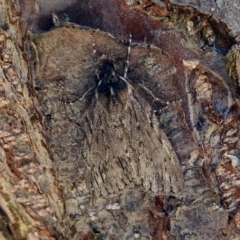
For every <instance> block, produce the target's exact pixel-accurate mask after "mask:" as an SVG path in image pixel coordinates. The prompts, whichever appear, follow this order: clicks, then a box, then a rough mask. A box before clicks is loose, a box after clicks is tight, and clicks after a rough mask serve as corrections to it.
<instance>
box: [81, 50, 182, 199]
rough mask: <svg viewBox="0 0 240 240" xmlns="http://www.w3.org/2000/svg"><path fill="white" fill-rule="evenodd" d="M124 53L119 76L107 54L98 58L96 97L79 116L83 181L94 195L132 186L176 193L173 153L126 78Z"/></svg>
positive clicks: (179, 180)
mask: <svg viewBox="0 0 240 240" xmlns="http://www.w3.org/2000/svg"><path fill="white" fill-rule="evenodd" d="M129 50H130V46H129ZM128 58H129V56H128V57H127V60H126V66H125V70H124V75H123V76H120V75H118V74H117V73H116V71H115V67H114V62H113V61H112V60H111V59H109V58H108V57H107V56H106V55H102V56H101V57H99V58H98V60H97V71H96V75H97V85H96V88H95V96H94V97H93V99H92V101H91V104H90V106H89V110H88V112H87V114H86V117H85V119H84V121H83V125H84V131H85V136H86V140H85V143H84V154H85V159H86V163H87V169H86V179H87V183H88V186H89V187H90V188H91V190H92V192H93V194H94V195H96V196H100V195H103V196H106V195H108V194H113V193H116V192H119V191H121V190H124V189H126V188H129V187H134V186H136V185H139V186H141V185H142V186H143V187H144V188H145V189H146V190H150V191H152V192H153V193H155V194H157V193H160V192H165V193H170V192H172V193H177V192H179V191H180V190H181V189H182V186H183V178H182V172H181V169H180V164H179V160H178V157H177V155H176V153H175V151H174V149H173V148H172V146H171V144H170V142H169V140H168V138H167V136H166V135H165V133H164V131H162V130H161V129H159V122H158V120H157V118H156V116H155V115H154V114H153V111H152V109H151V107H150V105H149V104H148V103H147V102H146V101H145V100H144V99H141V97H140V96H138V94H137V92H135V90H134V88H133V87H132V86H131V85H130V83H129V82H128V80H127V68H128V62H129V59H128Z"/></svg>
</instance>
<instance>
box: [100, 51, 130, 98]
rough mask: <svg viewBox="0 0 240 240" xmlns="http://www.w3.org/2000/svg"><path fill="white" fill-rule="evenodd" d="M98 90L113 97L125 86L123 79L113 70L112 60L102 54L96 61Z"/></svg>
mask: <svg viewBox="0 0 240 240" xmlns="http://www.w3.org/2000/svg"><path fill="white" fill-rule="evenodd" d="M97 78H98V92H99V93H103V94H106V95H108V96H110V97H113V96H115V95H117V94H118V92H119V91H121V90H124V89H125V88H126V87H127V84H126V82H125V81H123V80H122V79H121V77H120V76H119V75H118V74H117V73H116V72H115V67H114V62H113V60H111V59H109V58H108V57H107V55H105V54H103V55H102V56H101V57H99V58H98V62H97Z"/></svg>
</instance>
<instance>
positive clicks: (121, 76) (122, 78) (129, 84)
mask: <svg viewBox="0 0 240 240" xmlns="http://www.w3.org/2000/svg"><path fill="white" fill-rule="evenodd" d="M118 77H119V78H121V79H122V80H123V81H124V82H125V83H126V84H127V85H128V86H130V87H131V89H134V88H133V86H132V85H131V84H130V83H129V82H128V81H127V80H126V79H125V78H124V77H122V76H120V75H118Z"/></svg>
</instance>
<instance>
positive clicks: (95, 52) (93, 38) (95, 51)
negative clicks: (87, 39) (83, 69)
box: [91, 34, 97, 61]
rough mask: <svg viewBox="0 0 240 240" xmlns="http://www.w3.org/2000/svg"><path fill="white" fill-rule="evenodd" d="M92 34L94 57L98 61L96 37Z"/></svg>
mask: <svg viewBox="0 0 240 240" xmlns="http://www.w3.org/2000/svg"><path fill="white" fill-rule="evenodd" d="M91 36H92V47H93V59H94V61H96V56H97V50H96V41H95V37H94V36H93V34H91Z"/></svg>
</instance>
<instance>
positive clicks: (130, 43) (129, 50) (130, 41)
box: [123, 33, 132, 79]
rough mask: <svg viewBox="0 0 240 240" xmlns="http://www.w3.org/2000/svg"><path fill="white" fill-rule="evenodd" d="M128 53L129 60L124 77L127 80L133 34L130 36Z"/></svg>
mask: <svg viewBox="0 0 240 240" xmlns="http://www.w3.org/2000/svg"><path fill="white" fill-rule="evenodd" d="M128 42H129V44H128V52H127V59H126V64H125V69H124V75H123V78H124V79H126V77H127V71H128V67H129V59H130V52H131V45H132V34H131V33H130V34H129V40H128Z"/></svg>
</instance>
